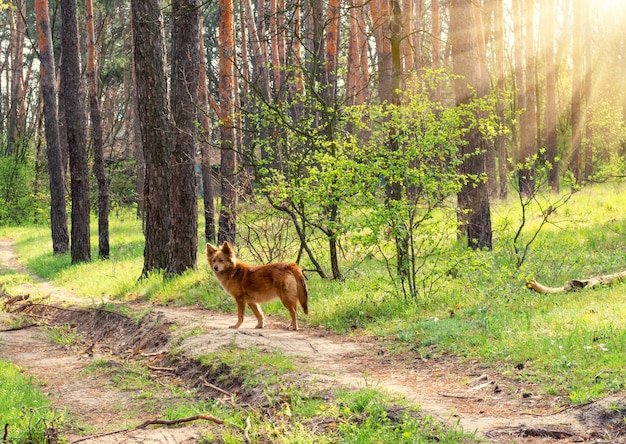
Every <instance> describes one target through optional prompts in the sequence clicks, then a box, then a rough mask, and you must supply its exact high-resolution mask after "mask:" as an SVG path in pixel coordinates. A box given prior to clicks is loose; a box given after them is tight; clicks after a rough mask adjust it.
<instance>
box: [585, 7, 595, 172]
mask: <svg viewBox="0 0 626 444" xmlns="http://www.w3.org/2000/svg"><path fill="white" fill-rule="evenodd" d="M583 8H584V10H583V41H584V47H583V58H584V65H585V73H584V83H585V91H584V97H585V180H590V179H591V178H592V176H593V82H592V69H591V67H592V66H593V60H592V57H593V53H592V50H591V43H592V39H593V37H592V35H591V17H590V14H591V11H590V8H589V2H585V3H584V5H583Z"/></svg>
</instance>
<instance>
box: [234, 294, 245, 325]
mask: <svg viewBox="0 0 626 444" xmlns="http://www.w3.org/2000/svg"><path fill="white" fill-rule="evenodd" d="M235 302H237V323H236V324H235V325H231V326H230V328H239V327H240V326H241V324H243V312H244V310H245V309H246V303H245V302H244V301H243V299H242V300H241V301H240V300H239V299H236V300H235Z"/></svg>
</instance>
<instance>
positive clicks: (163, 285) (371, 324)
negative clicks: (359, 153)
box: [0, 183, 626, 404]
mask: <svg viewBox="0 0 626 444" xmlns="http://www.w3.org/2000/svg"><path fill="white" fill-rule="evenodd" d="M527 211H528V213H527V214H526V217H527V220H526V226H527V227H528V229H529V230H531V232H532V229H533V224H535V225H534V226H536V224H540V223H542V221H544V218H543V216H542V214H539V213H537V209H536V208H534V209H533V208H528V209H527ZM519 212H520V210H519V208H517V207H516V203H515V202H514V201H513V200H512V201H510V202H494V203H492V220H493V227H494V249H493V251H476V252H470V253H469V254H468V252H467V251H466V250H463V252H462V256H459V257H462V260H459V261H458V262H457V263H456V264H455V265H454V266H452V267H451V268H449V269H445V270H440V271H439V272H440V273H441V279H440V280H439V285H438V287H437V289H436V291H432V292H430V293H425V294H422V295H421V296H420V297H418V298H415V299H406V298H404V297H402V296H399V295H398V293H397V292H396V291H395V290H394V288H395V285H394V283H393V282H390V281H389V278H388V274H387V272H386V270H385V265H384V262H383V261H381V259H380V258H379V257H376V255H375V254H369V255H366V256H359V257H358V258H353V257H351V256H350V254H349V251H350V250H349V249H346V250H345V251H344V254H345V256H344V258H343V260H344V261H345V262H346V265H347V266H346V269H349V270H350V272H349V273H346V276H345V279H344V280H342V281H329V280H323V279H320V278H319V277H318V276H317V275H316V274H314V273H311V272H307V273H306V274H307V278H308V280H307V285H308V287H309V295H310V301H309V309H310V314H309V316H308V317H304V316H301V318H302V321H303V325H305V326H306V325H307V324H308V325H310V326H321V327H325V328H327V329H330V330H332V331H334V332H337V333H341V334H351V335H373V336H377V337H381V338H386V339H390V340H391V342H392V343H393V344H394V350H395V351H398V352H400V353H405V352H406V351H411V352H416V353H420V354H421V355H422V357H423V358H434V357H436V356H437V355H438V354H439V353H443V352H450V353H453V354H456V355H458V356H460V357H461V358H471V359H478V360H480V361H482V362H484V363H486V364H488V365H490V366H492V367H493V368H496V369H498V370H499V371H500V372H502V373H504V374H507V375H511V376H515V377H516V378H519V379H521V380H525V381H529V382H533V383H535V384H537V385H538V387H539V390H540V391H541V392H542V393H544V394H547V395H559V396H561V397H565V398H569V401H570V402H571V403H574V404H581V403H585V402H588V401H590V400H593V399H596V398H598V397H601V396H604V395H606V394H608V393H611V392H618V391H622V390H623V389H624V386H625V384H626V375H624V373H623V372H622V371H620V369H621V368H623V367H624V365H626V356H624V354H623V350H624V349H625V348H626V333H625V329H624V326H625V325H626V300H625V297H624V287H623V285H622V284H617V285H614V286H612V287H603V288H598V289H595V290H588V291H582V292H579V293H568V294H557V295H547V294H537V293H532V292H531V291H530V290H528V289H526V287H525V283H526V282H527V281H528V280H529V279H536V280H538V281H540V282H542V283H544V284H546V285H548V286H560V285H562V284H563V283H565V282H566V281H567V280H569V279H574V278H586V277H590V276H594V275H599V274H608V273H612V272H615V271H619V270H622V269H624V267H625V264H626V221H625V220H624V219H623V214H624V213H625V212H626V185H624V184H622V183H607V184H599V185H590V186H587V187H585V188H584V189H583V190H581V191H579V192H577V193H575V194H574V195H573V196H572V197H571V199H570V200H569V201H568V203H567V205H564V206H562V207H559V208H558V210H557V211H556V212H555V213H554V214H551V218H550V222H549V223H547V224H546V223H544V226H543V227H542V229H541V232H540V233H539V235H538V236H537V238H536V239H535V240H534V242H533V244H532V245H531V248H529V250H528V254H527V255H526V257H525V260H524V261H523V264H521V266H520V264H519V261H518V260H517V258H516V257H515V256H514V254H513V253H512V250H511V248H510V247H509V246H510V239H511V236H513V234H514V233H513V231H512V227H514V226H516V224H515V221H516V220H517V218H518V217H519ZM96 226H97V225H96V224H92V227H94V234H93V237H92V242H93V244H94V248H95V246H96V245H97V233H95V227H96ZM110 228H111V247H112V248H111V259H110V260H93V261H92V262H90V263H84V264H80V265H71V264H70V259H69V257H68V256H67V255H61V256H58V255H52V253H51V246H50V243H51V242H50V232H49V229H48V228H45V227H36V226H31V227H16V228H3V229H2V231H1V232H0V234H1V235H2V236H5V237H11V238H12V239H14V240H15V242H16V246H17V249H18V253H19V258H20V261H21V263H22V264H24V265H25V266H27V267H28V269H29V270H30V271H31V272H33V273H35V274H37V275H39V276H41V277H43V278H46V279H50V280H51V281H53V283H54V284H55V285H60V286H65V287H66V288H69V289H72V290H73V291H74V292H76V293H77V294H78V295H79V296H81V297H84V298H86V299H87V300H90V301H94V302H99V301H101V300H102V299H112V300H128V299H137V298H140V299H144V300H150V301H153V302H157V303H176V304H181V305H191V304H200V305H202V306H204V307H206V308H208V309H212V310H220V311H228V312H233V311H234V309H235V308H234V303H233V301H232V300H231V298H230V297H229V296H228V295H226V294H225V293H224V291H223V290H222V289H221V288H220V286H219V284H218V283H217V282H216V280H215V279H214V277H213V276H212V275H211V274H210V272H209V269H208V267H207V265H206V263H205V258H204V254H203V249H204V246H203V242H202V241H200V242H199V251H198V268H197V270H192V271H189V272H187V273H185V274H183V275H182V276H180V277H177V278H172V279H164V278H163V276H162V275H161V274H160V273H154V274H152V275H151V276H149V277H148V278H146V279H143V280H138V278H139V276H140V273H141V269H142V261H143V256H142V245H143V244H142V242H143V239H142V234H141V226H140V221H138V220H136V218H135V217H134V214H131V213H130V212H129V213H127V214H125V213H123V212H121V213H119V214H118V216H117V217H115V218H112V220H111V227H110ZM200 231H201V232H202V230H200ZM459 248H460V247H459V244H458V243H452V244H450V245H449V246H448V252H449V254H451V255H455V254H457V253H458V252H459ZM94 251H95V250H94ZM239 255H240V256H241V257H242V258H243V259H244V260H246V261H250V262H252V263H254V259H253V257H254V255H253V254H251V253H250V252H248V251H246V249H244V248H242V249H241V251H239ZM295 258H296V254H295V252H294V253H293V255H292V256H288V257H287V258H286V259H287V260H294V259H295ZM351 261H354V263H352V262H351ZM302 266H303V268H305V269H310V267H309V266H308V264H307V263H306V261H305V262H303V263H302ZM29 279H30V278H29V277H28V276H26V275H25V274H20V273H15V272H5V273H4V275H2V276H0V284H2V285H3V286H6V287H5V288H10V287H11V286H16V287H18V286H19V285H20V283H22V282H25V281H28V280H29ZM264 310H265V311H266V313H268V314H270V315H275V316H281V317H284V318H286V317H287V312H286V311H285V309H284V308H283V307H282V306H281V305H280V303H279V302H275V303H270V304H267V305H266V306H264ZM518 369H522V370H518Z"/></svg>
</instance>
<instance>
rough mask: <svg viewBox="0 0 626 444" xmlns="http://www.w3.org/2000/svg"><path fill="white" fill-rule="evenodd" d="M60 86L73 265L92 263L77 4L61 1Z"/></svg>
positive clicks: (68, 0) (73, 0) (70, 0)
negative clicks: (68, 163) (68, 156)
mask: <svg viewBox="0 0 626 444" xmlns="http://www.w3.org/2000/svg"><path fill="white" fill-rule="evenodd" d="M61 17H62V31H61V51H62V53H63V62H62V64H61V84H62V88H63V90H64V100H65V128H66V130H65V132H66V134H67V143H68V147H69V155H70V189H71V193H72V231H71V233H72V240H71V248H70V249H71V253H72V263H76V262H84V261H89V260H91V241H90V231H89V210H90V208H89V167H88V164H87V140H86V136H85V107H84V100H83V97H82V91H83V88H82V85H81V77H80V73H81V68H80V55H79V47H78V42H79V39H78V15H77V5H76V0H61Z"/></svg>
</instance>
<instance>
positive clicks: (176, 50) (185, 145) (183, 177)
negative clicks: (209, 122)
mask: <svg viewBox="0 0 626 444" xmlns="http://www.w3.org/2000/svg"><path fill="white" fill-rule="evenodd" d="M199 15H200V2H199V0H174V1H173V2H172V17H173V22H172V49H171V51H172V74H171V76H172V87H171V100H170V103H171V104H172V115H173V118H174V123H175V130H174V134H173V138H174V152H173V161H174V165H173V168H172V176H173V177H172V179H173V187H172V246H173V248H172V249H171V256H170V259H169V263H168V268H167V271H168V273H173V274H181V273H183V272H184V271H185V270H188V269H194V268H195V267H196V256H197V251H198V194H197V191H196V171H195V168H196V162H195V157H196V121H197V117H198V111H197V109H196V106H197V104H198V69H199V67H198V62H199V59H200V48H199V41H200V36H201V33H200V27H199V26H200V18H199Z"/></svg>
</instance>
